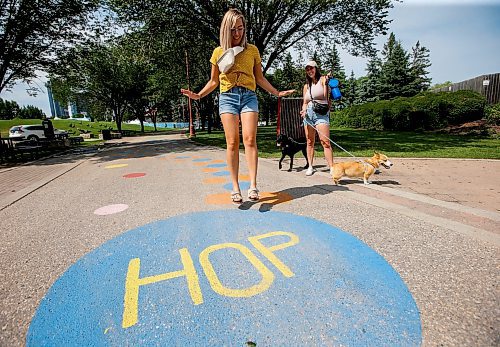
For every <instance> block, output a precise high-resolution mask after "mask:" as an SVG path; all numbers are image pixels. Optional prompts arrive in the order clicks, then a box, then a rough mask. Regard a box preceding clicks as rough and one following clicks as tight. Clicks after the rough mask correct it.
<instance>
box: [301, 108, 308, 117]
mask: <svg viewBox="0 0 500 347" xmlns="http://www.w3.org/2000/svg"><path fill="white" fill-rule="evenodd" d="M306 112H307V109H305V108H303V109H302V110H300V116H301V117H302V118H304V117H305V116H306Z"/></svg>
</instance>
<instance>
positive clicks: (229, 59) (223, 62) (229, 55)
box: [217, 46, 243, 73]
mask: <svg viewBox="0 0 500 347" xmlns="http://www.w3.org/2000/svg"><path fill="white" fill-rule="evenodd" d="M242 51H243V47H241V46H236V47H232V48H229V49H228V50H226V51H225V52H224V53H223V54H222V55H221V57H220V58H219V60H217V65H218V66H219V71H220V72H222V73H226V72H227V71H229V69H230V68H231V67H233V65H234V57H235V56H237V55H238V54H239V53H241V52H242Z"/></svg>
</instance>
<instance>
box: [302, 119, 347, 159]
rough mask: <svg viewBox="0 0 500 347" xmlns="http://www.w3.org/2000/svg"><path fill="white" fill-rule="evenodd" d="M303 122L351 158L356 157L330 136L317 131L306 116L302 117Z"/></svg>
mask: <svg viewBox="0 0 500 347" xmlns="http://www.w3.org/2000/svg"><path fill="white" fill-rule="evenodd" d="M304 122H305V123H306V124H307V125H309V126H311V127H312V128H313V129H314V130H316V132H317V133H318V135H320V136H323V137H326V138H327V139H328V141H330V142H331V143H333V144H334V145H335V146H337V147H338V148H340V149H341V150H343V151H344V152H346V153H347V154H349V155H350V156H351V157H353V158H357V157H356V156H355V155H353V154H352V153H351V152H349V151H347V150H346V149H344V148H343V147H342V146H341V145H339V144H338V143H336V142H335V141H333V140H332V139H331V138H329V137H328V136H326V135H323V134H322V133H320V132H319V131H318V129H316V127H315V126H314V124H312V123H311V122H309V120H308V119H307V116H306V117H304Z"/></svg>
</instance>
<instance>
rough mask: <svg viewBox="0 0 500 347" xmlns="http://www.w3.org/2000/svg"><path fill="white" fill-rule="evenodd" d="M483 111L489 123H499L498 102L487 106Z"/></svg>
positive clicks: (499, 108) (499, 110) (499, 106)
mask: <svg viewBox="0 0 500 347" xmlns="http://www.w3.org/2000/svg"><path fill="white" fill-rule="evenodd" d="M484 113H485V118H486V121H487V122H488V123H489V124H493V125H500V104H495V105H491V106H487V107H486V109H485V112H484Z"/></svg>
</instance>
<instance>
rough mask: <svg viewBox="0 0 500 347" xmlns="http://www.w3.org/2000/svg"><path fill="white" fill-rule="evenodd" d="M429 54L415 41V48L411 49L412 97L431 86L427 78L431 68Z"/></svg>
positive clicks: (429, 79) (427, 50)
mask: <svg viewBox="0 0 500 347" xmlns="http://www.w3.org/2000/svg"><path fill="white" fill-rule="evenodd" d="M429 54H430V51H429V49H427V48H426V47H424V46H420V41H417V43H416V44H415V47H412V52H411V54H410V59H411V66H410V74H411V77H412V82H411V89H412V91H413V93H414V95H415V94H417V93H419V92H423V91H426V90H428V89H429V86H430V85H431V78H429V77H428V76H429V71H428V68H429V67H430V66H431V61H430V59H429Z"/></svg>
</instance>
